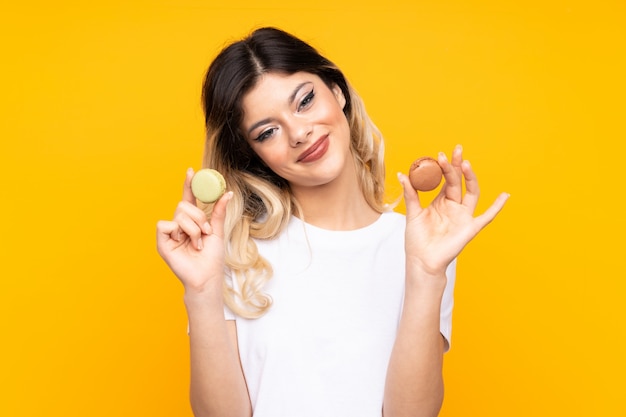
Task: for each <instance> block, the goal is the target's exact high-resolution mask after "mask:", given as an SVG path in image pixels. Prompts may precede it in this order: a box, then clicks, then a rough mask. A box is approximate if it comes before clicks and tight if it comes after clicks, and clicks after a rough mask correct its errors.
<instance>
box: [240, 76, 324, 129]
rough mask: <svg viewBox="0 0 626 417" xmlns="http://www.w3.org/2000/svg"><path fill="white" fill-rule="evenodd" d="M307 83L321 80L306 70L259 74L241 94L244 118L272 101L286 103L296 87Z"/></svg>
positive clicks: (316, 82)
mask: <svg viewBox="0 0 626 417" xmlns="http://www.w3.org/2000/svg"><path fill="white" fill-rule="evenodd" d="M307 83H313V84H319V83H323V82H322V80H321V79H320V78H319V77H318V76H317V75H315V74H311V73H308V72H296V73H294V74H285V73H280V72H268V73H265V74H263V75H261V76H260V77H259V79H258V80H257V82H256V84H255V85H254V86H253V87H252V88H251V89H250V90H249V91H248V92H247V93H246V94H244V96H243V99H242V110H243V113H244V118H245V116H246V115H249V114H250V113H251V112H254V111H255V110H262V109H266V108H267V107H268V106H269V105H270V104H272V103H275V104H278V103H282V104H285V103H287V102H288V100H289V99H290V98H291V96H292V94H293V93H294V92H295V91H296V89H297V88H298V87H300V86H301V85H303V84H307Z"/></svg>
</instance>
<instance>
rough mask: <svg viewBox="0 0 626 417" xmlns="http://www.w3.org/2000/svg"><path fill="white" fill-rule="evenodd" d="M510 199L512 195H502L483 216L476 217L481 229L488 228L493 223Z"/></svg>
mask: <svg viewBox="0 0 626 417" xmlns="http://www.w3.org/2000/svg"><path fill="white" fill-rule="evenodd" d="M509 197H510V194H507V193H502V194H500V195H499V196H498V197H497V198H496V200H495V201H494V202H493V204H492V205H491V206H490V207H489V208H488V209H487V210H486V211H485V212H484V213H483V214H481V215H480V216H478V217H476V219H475V220H476V222H477V223H478V225H479V227H480V229H482V228H484V227H485V226H487V225H488V224H489V223H491V222H492V221H493V219H495V218H496V216H497V215H498V213H500V211H501V210H502V208H503V207H504V204H505V203H506V202H507V200H508V199H509Z"/></svg>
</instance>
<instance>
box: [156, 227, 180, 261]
mask: <svg viewBox="0 0 626 417" xmlns="http://www.w3.org/2000/svg"><path fill="white" fill-rule="evenodd" d="M179 231H180V229H179V227H178V223H176V222H173V221H166V220H160V221H158V222H157V249H158V250H159V253H161V248H162V245H163V244H165V243H166V242H167V241H168V240H170V239H173V240H178V239H176V238H175V236H177V235H178V233H179Z"/></svg>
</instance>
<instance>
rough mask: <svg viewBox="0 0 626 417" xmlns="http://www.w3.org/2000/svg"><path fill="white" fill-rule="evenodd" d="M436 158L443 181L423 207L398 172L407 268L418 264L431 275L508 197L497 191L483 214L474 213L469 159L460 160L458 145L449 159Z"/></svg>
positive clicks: (474, 188)
mask: <svg viewBox="0 0 626 417" xmlns="http://www.w3.org/2000/svg"><path fill="white" fill-rule="evenodd" d="M438 162H439V165H440V166H441V169H442V170H443V176H444V179H445V184H444V185H443V186H442V188H441V191H440V192H439V194H438V195H437V197H435V199H434V200H433V201H432V203H431V204H430V205H429V206H427V207H422V206H421V204H420V200H419V196H418V193H417V192H416V191H415V190H414V189H413V187H412V186H411V183H410V182H409V179H408V177H407V176H406V175H404V174H398V178H399V179H400V182H401V183H402V186H403V188H404V199H405V201H406V212H407V214H406V222H407V228H406V242H405V248H406V257H407V268H414V267H415V268H420V269H421V270H422V272H424V273H427V274H429V275H433V276H441V275H442V274H444V273H445V270H446V268H447V266H448V264H449V263H450V262H452V260H453V259H454V258H455V257H457V256H458V255H459V253H460V252H461V250H462V249H463V248H464V247H465V245H467V244H468V243H469V242H470V241H471V240H472V239H473V238H474V237H475V236H476V235H477V234H478V233H479V232H480V231H481V230H482V229H483V228H484V227H485V226H487V225H488V224H489V223H490V222H491V221H492V220H493V219H494V218H495V217H496V215H497V214H498V213H499V212H500V210H502V207H504V204H505V203H506V201H507V199H508V197H509V195H508V194H506V193H502V194H500V195H499V196H498V198H496V200H495V201H494V203H493V204H492V205H491V206H490V207H489V208H488V209H487V210H486V211H485V212H484V213H483V214H481V215H479V216H476V217H474V210H475V209H476V205H477V203H478V196H479V187H478V182H477V179H476V175H475V174H474V171H473V170H472V167H471V166H470V163H469V162H468V161H464V160H463V149H462V147H461V146H460V145H457V146H456V148H455V149H454V151H453V152H452V158H451V161H448V159H447V158H446V156H445V154H443V153H440V154H439V157H438ZM464 179H465V188H466V190H465V194H464V193H463V180H464Z"/></svg>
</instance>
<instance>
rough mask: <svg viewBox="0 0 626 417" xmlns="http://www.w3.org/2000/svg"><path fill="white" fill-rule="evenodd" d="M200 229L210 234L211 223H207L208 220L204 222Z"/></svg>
mask: <svg viewBox="0 0 626 417" xmlns="http://www.w3.org/2000/svg"><path fill="white" fill-rule="evenodd" d="M202 231H203V232H204V233H205V234H207V235H208V234H210V232H211V225H210V224H209V222H204V224H203V225H202Z"/></svg>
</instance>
